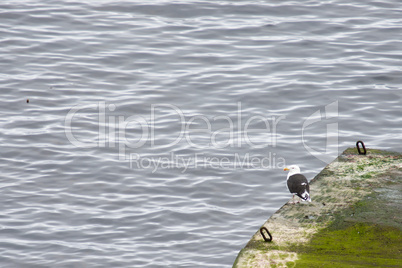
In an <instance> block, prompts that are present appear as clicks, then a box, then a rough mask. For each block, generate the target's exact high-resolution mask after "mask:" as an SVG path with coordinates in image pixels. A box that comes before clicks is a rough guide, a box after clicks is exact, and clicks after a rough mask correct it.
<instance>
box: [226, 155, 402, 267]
mask: <svg viewBox="0 0 402 268" xmlns="http://www.w3.org/2000/svg"><path fill="white" fill-rule="evenodd" d="M284 176H285V174H284ZM310 193H311V196H312V202H311V203H306V202H302V203H300V204H294V205H293V204H290V202H288V203H286V204H285V205H283V206H282V207H281V208H280V209H279V210H278V211H277V212H275V213H274V214H273V215H272V216H271V217H270V218H269V219H268V220H267V221H266V222H265V223H264V224H263V226H261V227H266V228H267V229H268V230H269V232H270V233H271V234H272V237H273V239H272V241H271V242H265V241H264V240H263V237H262V236H261V234H260V231H259V230H258V231H257V232H256V233H255V234H254V236H253V237H252V238H251V240H250V241H249V242H248V243H247V245H246V246H245V247H244V248H243V249H242V250H241V251H240V253H239V255H238V257H237V259H236V261H235V263H234V265H233V267H236V268H243V267H250V268H251V267H252V268H256V267H402V257H401V256H402V254H401V253H402V155H401V154H399V153H393V152H387V151H381V150H374V149H367V154H366V155H359V154H358V153H357V149H356V148H349V149H347V150H345V151H344V152H343V153H342V154H341V155H340V156H339V157H338V158H337V159H336V160H335V161H333V162H332V163H331V164H329V165H328V166H326V167H325V168H324V169H323V170H322V171H321V172H320V173H319V174H318V175H317V176H315V177H314V179H312V180H311V181H310ZM289 201H290V200H289Z"/></svg>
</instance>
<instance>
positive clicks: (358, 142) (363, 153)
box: [356, 141, 367, 155]
mask: <svg viewBox="0 0 402 268" xmlns="http://www.w3.org/2000/svg"><path fill="white" fill-rule="evenodd" d="M359 144H361V145H362V147H363V152H362V151H360V146H359ZM356 148H357V151H358V152H359V154H361V155H366V153H367V150H366V146H364V143H363V142H362V141H357V142H356Z"/></svg>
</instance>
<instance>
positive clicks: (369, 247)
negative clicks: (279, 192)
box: [290, 192, 402, 267]
mask: <svg viewBox="0 0 402 268" xmlns="http://www.w3.org/2000/svg"><path fill="white" fill-rule="evenodd" d="M393 194H394V195H393V196H395V193H393ZM388 198H389V196H388ZM388 198H387V197H384V193H379V192H373V193H371V194H369V195H367V196H365V197H364V198H363V199H362V200H361V201H359V202H357V203H355V204H352V205H351V206H350V207H349V208H347V209H344V210H342V211H339V212H337V213H335V214H334V219H333V220H332V222H331V224H330V225H329V226H328V227H326V228H324V229H321V230H320V231H319V232H318V233H316V234H315V235H314V236H313V238H312V239H311V242H310V243H308V244H305V245H300V244H299V245H293V246H291V248H290V250H292V251H294V252H297V253H298V256H299V260H297V262H296V266H300V267H401V263H402V257H401V256H402V254H401V253H402V252H401V251H402V246H401V245H402V228H401V226H400V224H398V222H399V221H398V220H395V214H399V213H400V212H401V211H400V210H401V209H400V208H399V207H397V208H395V207H394V206H393V205H392V203H389V199H388Z"/></svg>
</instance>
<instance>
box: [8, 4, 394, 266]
mask: <svg viewBox="0 0 402 268" xmlns="http://www.w3.org/2000/svg"><path fill="white" fill-rule="evenodd" d="M401 40H402V5H401V3H400V1H396V0H394V1H393V0H385V1H366V0H364V1H363V0H357V1H343V0H328V1H314V0H311V1H290V0H284V1H203V0H200V1H163V0H158V1H110V0H99V1H88V0H84V1H68V0H64V1H62V0H59V1H56V0H54V1H52V0H51V1H44V0H42V1H39V0H29V1H18V0H17V1H9V0H5V1H2V2H1V3H0V67H1V74H0V87H1V88H0V92H1V93H0V94H1V95H0V96H1V99H0V114H1V117H0V133H1V134H0V156H1V157H0V171H1V176H0V207H1V209H0V266H1V267H230V266H231V265H232V263H233V262H234V260H235V258H236V256H237V253H238V251H239V250H240V249H241V248H242V247H244V246H245V244H246V243H247V241H248V240H249V238H250V237H251V236H252V235H253V234H254V232H255V231H256V230H258V228H259V226H260V225H261V224H262V223H263V222H264V221H265V220H266V219H268V218H269V217H270V215H272V214H273V213H274V212H275V211H276V210H277V209H278V208H279V207H281V206H282V205H283V204H284V203H285V202H286V201H288V200H289V198H290V194H289V193H288V192H287V189H286V185H285V178H286V173H285V172H283V167H284V166H285V165H288V164H298V165H300V167H301V169H302V172H303V173H304V174H305V175H306V176H307V177H308V179H312V178H313V177H314V176H315V175H316V174H317V173H318V172H319V171H320V170H321V169H322V168H323V167H325V165H326V164H327V163H329V162H331V161H332V160H333V159H335V158H336V156H337V155H338V153H340V152H342V151H343V150H344V149H345V148H347V147H351V146H354V145H355V142H356V141H357V140H363V141H364V142H365V144H366V146H367V147H371V148H378V149H386V150H393V151H399V152H402V146H401V129H402V128H401V127H402V109H401V103H402V102H401V96H402V92H401V86H402V68H401V67H402V41H401ZM28 100H29V102H28ZM312 199H313V201H314V193H312Z"/></svg>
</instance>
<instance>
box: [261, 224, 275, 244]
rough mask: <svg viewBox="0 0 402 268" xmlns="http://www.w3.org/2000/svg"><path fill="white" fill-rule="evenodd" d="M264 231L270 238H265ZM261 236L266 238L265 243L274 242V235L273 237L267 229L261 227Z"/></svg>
mask: <svg viewBox="0 0 402 268" xmlns="http://www.w3.org/2000/svg"><path fill="white" fill-rule="evenodd" d="M263 230H265V231H266V232H267V234H268V235H269V238H267V237H266V236H265V234H264V232H263ZM260 234H261V235H262V238H264V241H265V242H271V241H272V235H271V233H270V232H269V231H268V229H267V228H265V227H261V228H260Z"/></svg>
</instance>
